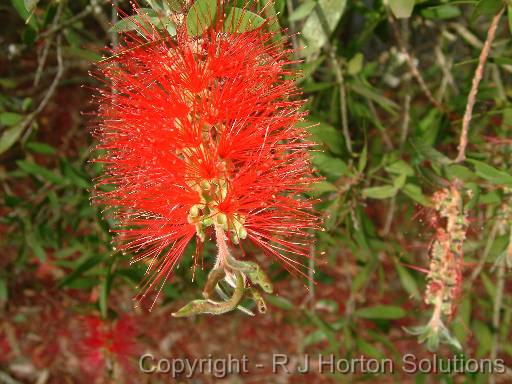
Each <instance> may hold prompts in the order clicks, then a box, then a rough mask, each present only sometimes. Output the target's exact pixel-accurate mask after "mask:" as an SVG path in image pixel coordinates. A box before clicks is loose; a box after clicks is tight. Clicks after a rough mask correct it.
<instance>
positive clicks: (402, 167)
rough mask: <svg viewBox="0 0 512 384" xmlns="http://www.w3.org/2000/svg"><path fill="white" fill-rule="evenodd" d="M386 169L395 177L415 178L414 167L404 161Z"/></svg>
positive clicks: (396, 162) (399, 161)
mask: <svg viewBox="0 0 512 384" xmlns="http://www.w3.org/2000/svg"><path fill="white" fill-rule="evenodd" d="M384 169H385V170H386V171H388V172H389V173H393V174H395V175H406V176H414V170H413V169H412V167H411V166H410V165H409V164H407V163H406V162H405V161H403V160H398V161H395V162H394V163H392V164H390V165H388V166H386V167H385V168H384Z"/></svg>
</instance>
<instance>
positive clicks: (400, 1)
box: [389, 0, 414, 19]
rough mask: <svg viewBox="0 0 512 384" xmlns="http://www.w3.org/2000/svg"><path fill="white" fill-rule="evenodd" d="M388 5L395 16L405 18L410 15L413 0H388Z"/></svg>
mask: <svg viewBox="0 0 512 384" xmlns="http://www.w3.org/2000/svg"><path fill="white" fill-rule="evenodd" d="M389 7H390V8H391V12H393V14H394V15H395V16H396V17H397V18H399V19H405V18H408V17H411V14H412V10H413V9H414V0H389Z"/></svg>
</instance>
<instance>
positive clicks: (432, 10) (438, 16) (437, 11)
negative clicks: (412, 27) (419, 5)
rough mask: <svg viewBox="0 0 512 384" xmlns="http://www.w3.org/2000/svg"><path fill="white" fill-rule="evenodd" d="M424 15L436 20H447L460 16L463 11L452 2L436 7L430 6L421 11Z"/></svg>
mask: <svg viewBox="0 0 512 384" xmlns="http://www.w3.org/2000/svg"><path fill="white" fill-rule="evenodd" d="M421 14H422V16H423V17H426V18H427V19H434V20H446V19H453V18H456V17H459V16H460V15H461V11H460V9H459V7H456V6H454V5H450V4H443V5H438V6H435V7H428V8H425V9H424V10H422V11H421Z"/></svg>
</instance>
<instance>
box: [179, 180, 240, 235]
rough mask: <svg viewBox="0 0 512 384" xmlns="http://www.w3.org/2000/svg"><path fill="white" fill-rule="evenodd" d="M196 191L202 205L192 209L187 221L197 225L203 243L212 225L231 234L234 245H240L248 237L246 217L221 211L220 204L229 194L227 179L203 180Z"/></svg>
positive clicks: (197, 232) (194, 206)
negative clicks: (245, 225) (207, 229)
mask: <svg viewBox="0 0 512 384" xmlns="http://www.w3.org/2000/svg"><path fill="white" fill-rule="evenodd" d="M194 189H195V190H196V191H197V193H198V195H199V198H200V203H198V204H194V205H193V206H191V207H190V209H189V211H188V217H187V221H188V222H189V223H190V224H194V225H195V227H196V234H197V236H198V237H199V239H201V241H204V240H205V239H206V232H205V231H206V228H207V227H209V226H212V225H218V226H219V227H221V228H222V229H223V230H224V231H225V232H227V233H229V236H230V238H231V241H232V242H233V243H234V244H238V243H239V242H240V240H243V239H245V238H246V237H247V230H246V229H245V228H244V223H245V217H244V216H242V215H240V214H238V213H232V214H229V215H227V214H225V213H223V212H221V211H220V210H219V204H220V203H221V202H222V201H224V199H225V198H226V196H227V194H228V184H227V181H226V180H225V179H211V180H203V181H201V182H200V183H199V184H196V185H195V187H194Z"/></svg>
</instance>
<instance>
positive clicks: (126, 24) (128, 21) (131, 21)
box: [111, 8, 156, 33]
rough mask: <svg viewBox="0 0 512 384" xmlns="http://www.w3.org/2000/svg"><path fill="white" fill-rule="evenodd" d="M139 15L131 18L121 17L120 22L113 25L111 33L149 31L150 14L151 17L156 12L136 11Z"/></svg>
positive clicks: (149, 10) (144, 9)
mask: <svg viewBox="0 0 512 384" xmlns="http://www.w3.org/2000/svg"><path fill="white" fill-rule="evenodd" d="M138 12H139V14H138V15H133V16H127V17H123V18H122V19H121V20H119V21H118V22H117V23H115V24H114V25H113V26H112V28H111V31H112V32H117V33H122V32H128V31H133V30H138V29H139V28H141V29H149V28H151V25H150V17H151V16H150V13H151V14H152V15H153V16H156V12H155V11H154V10H152V9H151V8H140V9H138ZM141 13H145V15H141Z"/></svg>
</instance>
